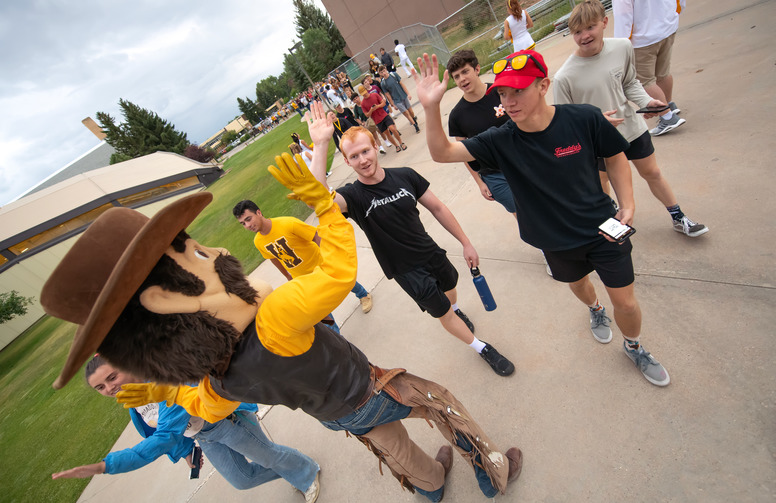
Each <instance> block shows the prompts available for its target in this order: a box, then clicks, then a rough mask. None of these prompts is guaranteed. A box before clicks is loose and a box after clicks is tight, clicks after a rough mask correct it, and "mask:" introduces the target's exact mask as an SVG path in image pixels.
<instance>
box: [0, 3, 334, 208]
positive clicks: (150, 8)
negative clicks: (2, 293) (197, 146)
mask: <svg viewBox="0 0 776 503" xmlns="http://www.w3.org/2000/svg"><path fill="white" fill-rule="evenodd" d="M319 6H320V3H319ZM293 15H294V13H293V8H292V7H291V5H290V2H285V1H283V2H270V1H267V0H260V1H248V0H245V1H240V0H226V1H223V2H217V3H213V2H204V1H201V0H200V1H181V0H178V1H169V0H168V1H165V2H156V1H154V2H152V1H134V2H121V1H118V0H102V1H93V0H88V1H87V0H63V1H57V2H54V1H41V0H38V1H28V2H4V3H3V5H2V6H0V46H2V47H4V48H5V50H4V51H3V53H2V54H1V55H0V75H2V78H0V110H2V120H0V152H2V153H3V155H2V156H0V204H5V203H7V202H8V201H10V200H12V199H13V198H14V197H16V196H18V195H19V194H21V193H22V192H24V191H25V190H26V189H28V188H30V187H32V186H33V185H35V184H36V183H37V182H39V181H40V180H42V179H44V178H45V177H47V176H49V175H50V174H52V173H54V172H55V171H57V170H59V169H60V168H62V167H63V166H65V165H66V164H67V163H69V162H70V161H72V160H74V159H75V158H76V157H78V156H80V155H81V154H83V153H84V152H86V151H87V150H88V149H90V148H92V147H93V146H95V145H96V144H97V139H96V138H95V137H94V136H93V135H92V134H91V133H90V132H89V131H88V130H86V128H84V126H83V125H82V124H81V120H82V119H83V118H85V117H87V116H91V117H94V115H95V113H96V112H98V111H103V112H107V113H109V114H111V115H112V116H114V117H117V118H118V117H120V114H119V109H118V101H119V98H124V99H127V100H130V101H132V102H134V103H136V104H138V105H139V106H142V107H144V108H148V109H150V110H153V111H154V112H156V113H158V114H159V115H160V116H161V117H163V118H165V119H167V120H168V121H170V122H172V123H173V124H175V126H176V128H178V129H179V130H181V131H185V132H186V133H187V134H188V136H189V140H190V141H192V142H197V141H202V140H205V139H206V138H207V137H209V136H210V135H211V134H213V133H214V132H215V131H216V130H217V129H218V128H220V127H221V126H223V125H224V124H225V123H226V122H227V121H229V120H231V119H232V118H233V117H234V116H236V115H237V114H238V113H239V110H238V108H237V102H236V98H237V97H238V96H239V97H245V96H249V97H252V96H254V95H255V84H256V82H258V81H259V80H261V79H263V78H264V77H267V76H268V75H277V74H278V73H280V71H282V64H283V53H284V52H285V51H286V50H287V49H288V47H289V46H290V45H291V44H292V42H293V39H294V38H295V32H294V26H293Z"/></svg>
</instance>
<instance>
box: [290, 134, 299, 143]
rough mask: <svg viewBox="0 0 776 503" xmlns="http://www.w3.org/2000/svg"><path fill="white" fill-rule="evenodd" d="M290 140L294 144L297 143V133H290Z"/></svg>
mask: <svg viewBox="0 0 776 503" xmlns="http://www.w3.org/2000/svg"><path fill="white" fill-rule="evenodd" d="M291 140H292V141H293V142H294V143H299V134H297V133H291Z"/></svg>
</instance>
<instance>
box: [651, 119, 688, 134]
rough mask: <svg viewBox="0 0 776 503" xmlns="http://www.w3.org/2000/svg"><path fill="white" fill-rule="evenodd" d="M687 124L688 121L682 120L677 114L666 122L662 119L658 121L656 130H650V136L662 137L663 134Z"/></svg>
mask: <svg viewBox="0 0 776 503" xmlns="http://www.w3.org/2000/svg"><path fill="white" fill-rule="evenodd" d="M685 122H687V121H686V120H684V119H682V118H680V117H679V116H678V115H676V114H674V115H672V116H671V118H670V119H668V120H665V119H663V118H662V117H661V118H660V120H658V121H657V126H656V127H655V128H654V129H650V130H649V134H651V135H652V136H660V135H661V134H665V133H667V132H669V131H673V130H674V129H676V128H678V127H679V126H681V125H682V124H684V123H685Z"/></svg>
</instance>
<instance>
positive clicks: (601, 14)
mask: <svg viewBox="0 0 776 503" xmlns="http://www.w3.org/2000/svg"><path fill="white" fill-rule="evenodd" d="M605 17H606V9H604V5H603V4H602V3H601V2H600V0H585V1H584V2H581V3H578V4H577V5H576V7H574V10H572V11H571V15H570V16H569V31H570V32H571V33H574V32H576V31H577V30H581V29H582V28H586V27H588V26H590V25H593V24H596V23H597V22H599V21H603V19H604V18H605Z"/></svg>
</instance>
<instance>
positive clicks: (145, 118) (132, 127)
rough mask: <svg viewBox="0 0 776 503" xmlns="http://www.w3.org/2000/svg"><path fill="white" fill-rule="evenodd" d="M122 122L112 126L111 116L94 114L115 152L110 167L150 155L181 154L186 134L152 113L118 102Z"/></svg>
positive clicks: (183, 149)
mask: <svg viewBox="0 0 776 503" xmlns="http://www.w3.org/2000/svg"><path fill="white" fill-rule="evenodd" d="M119 106H120V107H121V113H122V115H123V116H124V122H122V123H120V124H118V125H117V124H116V122H115V120H114V118H113V117H111V116H110V115H108V114H107V113H105V112H97V114H96V116H97V122H99V124H100V126H101V127H102V130H103V132H104V133H105V134H106V138H105V141H106V142H107V143H108V144H109V145H110V146H112V147H113V148H114V149H116V153H115V154H113V155H112V156H111V159H110V162H111V164H115V163H117V162H122V161H126V160H129V159H134V158H136V157H140V156H144V155H148V154H152V153H154V152H159V151H163V152H174V153H176V154H181V155H182V154H183V152H184V151H185V150H186V147H188V146H189V141H188V139H187V138H186V133H181V132H179V131H177V130H176V129H175V126H174V125H172V124H170V123H168V122H167V121H166V120H164V119H162V118H161V117H159V116H158V115H157V114H156V113H155V112H152V111H150V110H146V109H144V108H140V107H139V106H137V105H135V104H134V103H132V102H130V101H126V100H124V99H119Z"/></svg>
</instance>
